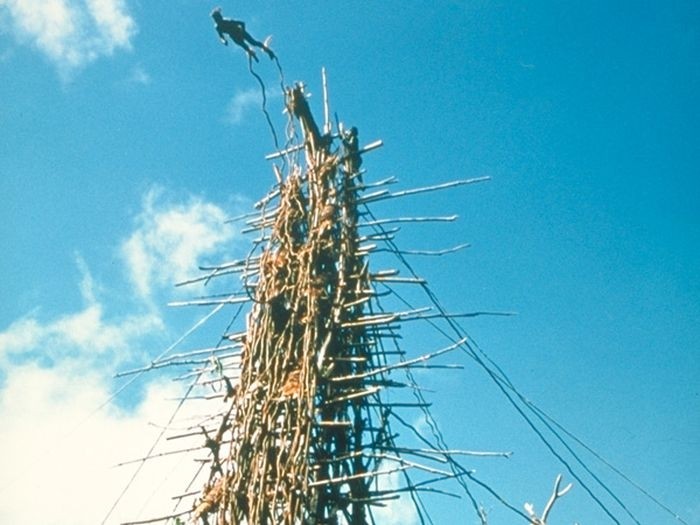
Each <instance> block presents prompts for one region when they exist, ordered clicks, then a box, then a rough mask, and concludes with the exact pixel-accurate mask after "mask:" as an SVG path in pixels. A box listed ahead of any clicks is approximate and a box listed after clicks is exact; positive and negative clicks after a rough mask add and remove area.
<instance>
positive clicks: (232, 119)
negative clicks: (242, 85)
mask: <svg viewBox="0 0 700 525" xmlns="http://www.w3.org/2000/svg"><path fill="white" fill-rule="evenodd" d="M265 96H266V97H267V100H268V102H269V101H270V100H272V99H275V98H279V97H281V96H282V92H281V91H280V90H279V89H275V88H268V89H267V90H266V92H265ZM261 107H262V93H261V92H260V88H249V89H245V90H239V91H237V92H236V94H235V95H233V98H231V100H230V101H229V103H228V105H227V106H226V115H225V117H224V121H225V122H227V123H228V124H234V125H235V124H240V123H241V122H243V119H244V118H245V116H246V114H247V113H249V112H250V111H251V110H255V109H258V110H259V109H260V108H261Z"/></svg>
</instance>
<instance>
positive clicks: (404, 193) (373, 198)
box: [358, 177, 491, 204]
mask: <svg viewBox="0 0 700 525" xmlns="http://www.w3.org/2000/svg"><path fill="white" fill-rule="evenodd" d="M487 180H491V177H476V178H473V179H463V180H456V181H452V182H445V183H443V184H435V185H433V186H425V187H423V188H415V189H412V190H405V191H397V192H396V193H389V192H386V193H384V194H382V195H378V194H371V195H366V196H363V197H361V198H360V199H358V202H361V203H362V204H366V203H368V202H375V201H379V200H385V199H393V198H395V197H406V196H408V195H417V194H419V193H427V192H430V191H438V190H445V189H448V188H454V187H456V186H464V185H466V184H476V183H477V182H485V181H487ZM377 193H379V192H377Z"/></svg>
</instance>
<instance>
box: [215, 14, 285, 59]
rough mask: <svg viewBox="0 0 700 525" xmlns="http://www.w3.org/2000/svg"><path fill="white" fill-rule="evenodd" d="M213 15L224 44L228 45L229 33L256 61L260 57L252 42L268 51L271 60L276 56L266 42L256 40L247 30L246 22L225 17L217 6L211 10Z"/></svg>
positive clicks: (220, 38)
mask: <svg viewBox="0 0 700 525" xmlns="http://www.w3.org/2000/svg"><path fill="white" fill-rule="evenodd" d="M211 17H212V18H213V19H214V23H215V25H216V32H217V33H218V34H219V40H221V43H222V44H224V45H228V41H227V40H226V36H225V35H228V36H229V37H230V38H231V40H233V41H234V42H235V43H236V44H238V45H239V46H241V47H242V48H243V49H244V50H245V52H246V53H248V56H249V57H250V58H252V59H254V60H255V61H256V62H258V57H257V55H256V54H255V51H253V50H252V49H251V47H250V46H249V45H248V44H250V45H251V46H255V47H259V48H260V49H262V50H263V51H265V53H267V56H269V57H270V59H271V60H273V59H274V58H275V54H274V53H273V52H272V49H270V48H269V47H268V45H267V41H266V42H259V41H257V40H255V39H254V38H253V37H252V36H251V35H250V33H248V31H246V30H245V23H244V22H242V21H240V20H232V19H230V18H224V17H223V15H222V14H221V8H220V7H217V8H216V9H214V10H213V11H212V12H211Z"/></svg>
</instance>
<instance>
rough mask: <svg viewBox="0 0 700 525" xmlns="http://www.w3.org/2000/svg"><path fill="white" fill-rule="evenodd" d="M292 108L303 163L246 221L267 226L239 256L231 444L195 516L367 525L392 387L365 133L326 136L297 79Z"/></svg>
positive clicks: (225, 426)
mask: <svg viewBox="0 0 700 525" xmlns="http://www.w3.org/2000/svg"><path fill="white" fill-rule="evenodd" d="M286 105H287V110H288V111H289V112H290V114H291V115H293V117H294V118H296V119H297V120H298V123H299V125H300V128H301V130H302V134H303V141H302V144H301V146H302V149H303V152H304V159H305V160H304V161H303V163H300V164H295V163H292V164H290V165H288V170H289V171H288V173H287V174H286V177H285V178H284V179H282V178H281V177H280V184H279V188H278V190H277V191H275V192H274V193H275V195H274V197H275V198H274V199H273V198H270V199H265V200H264V201H263V203H261V204H260V208H261V212H260V216H259V217H258V218H257V219H255V220H253V221H250V222H251V224H252V225H253V226H254V227H257V228H259V229H260V231H268V232H269V234H267V235H266V236H265V240H264V242H265V243H266V244H265V247H264V249H262V251H261V253H260V255H259V256H258V257H256V258H255V259H253V260H248V261H246V263H245V266H246V269H245V271H246V275H247V276H249V278H250V280H249V281H248V282H247V288H248V290H249V292H250V294H251V297H252V299H253V307H252V309H251V311H250V313H249V315H248V319H247V330H246V333H245V335H241V336H240V342H241V345H242V348H241V358H240V377H239V378H238V380H237V382H236V383H235V386H233V384H231V390H230V392H229V396H230V398H231V400H230V409H229V410H228V411H227V412H226V413H225V415H224V416H223V419H222V420H221V426H220V427H219V430H218V432H217V434H216V436H217V438H218V439H219V441H221V440H222V438H223V437H224V436H226V440H227V441H230V447H229V450H228V454H227V455H226V457H217V458H215V461H214V464H213V466H212V471H211V473H212V476H211V478H210V480H209V481H208V483H207V486H206V488H205V490H204V492H203V494H202V497H201V500H200V502H199V503H198V505H197V506H196V507H195V510H194V517H195V519H200V518H206V517H207V516H208V515H210V514H211V515H215V516H216V519H215V520H214V522H215V523H217V524H222V525H223V524H227V525H228V524H239V523H248V524H252V523H259V524H267V523H275V524H278V523H279V524H282V523H284V524H290V525H291V524H299V523H305V524H317V523H328V524H332V523H342V522H344V523H349V524H352V525H364V524H366V523H370V519H371V518H370V513H369V511H368V506H370V505H372V503H373V502H377V501H380V500H382V499H385V498H386V496H387V495H386V494H382V493H379V492H377V491H376V490H373V488H372V487H373V480H374V477H375V476H377V475H378V470H377V466H378V464H379V463H380V458H381V456H382V455H383V454H385V453H386V452H387V451H391V450H393V449H394V448H395V446H394V443H393V437H392V435H391V433H390V431H389V428H388V425H387V421H386V418H387V416H388V413H387V411H386V410H385V409H383V408H382V405H381V401H380V400H379V397H378V396H379V392H380V391H381V390H382V389H383V388H386V387H389V386H391V382H390V381H389V380H388V379H387V378H386V374H385V372H386V369H387V363H386V361H385V359H384V357H383V356H382V355H379V354H378V353H377V347H378V345H377V342H378V338H381V337H384V336H390V335H391V330H390V324H391V322H392V321H394V320H395V318H396V316H394V315H391V314H379V315H373V314H371V313H370V310H369V308H368V305H369V304H370V302H371V300H372V299H373V298H374V296H375V295H376V292H375V290H374V288H373V285H372V282H373V279H377V278H379V277H380V276H377V275H374V276H373V275H371V274H370V270H369V265H368V261H367V256H368V253H369V251H370V250H371V246H369V245H368V244H366V243H365V244H363V242H362V240H361V238H360V234H359V233H358V201H361V200H362V197H361V196H360V192H361V190H362V189H363V185H362V183H361V180H362V179H361V175H360V164H361V154H362V153H363V152H362V151H360V149H359V146H358V142H357V131H356V130H355V129H354V128H351V129H350V130H341V131H340V132H339V133H338V134H336V136H332V135H331V134H330V133H329V132H328V131H327V132H326V133H322V132H321V131H320V130H319V127H318V125H317V124H316V122H315V120H314V117H313V116H312V113H311V111H310V109H309V105H308V103H307V100H306V97H305V95H304V91H303V86H301V85H296V86H294V87H293V88H291V89H288V91H287V93H286ZM270 197H273V196H272V195H271V196H270ZM275 200H276V203H275V204H273V202H274V201H275ZM214 439H215V438H214ZM215 447H217V448H218V447H219V443H216V445H215Z"/></svg>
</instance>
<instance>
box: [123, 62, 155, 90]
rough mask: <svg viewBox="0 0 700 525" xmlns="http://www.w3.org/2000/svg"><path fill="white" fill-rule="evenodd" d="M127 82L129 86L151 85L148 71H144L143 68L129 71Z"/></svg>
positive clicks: (139, 67) (138, 67) (137, 67)
mask: <svg viewBox="0 0 700 525" xmlns="http://www.w3.org/2000/svg"><path fill="white" fill-rule="evenodd" d="M127 82H129V83H130V84H139V85H142V86H148V85H149V84H150V83H151V75H149V74H148V71H146V70H145V69H144V68H143V66H136V67H134V68H133V69H132V70H131V74H130V75H129V77H128V78H127Z"/></svg>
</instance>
